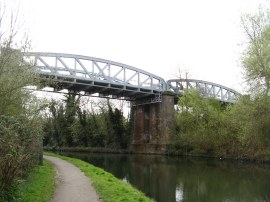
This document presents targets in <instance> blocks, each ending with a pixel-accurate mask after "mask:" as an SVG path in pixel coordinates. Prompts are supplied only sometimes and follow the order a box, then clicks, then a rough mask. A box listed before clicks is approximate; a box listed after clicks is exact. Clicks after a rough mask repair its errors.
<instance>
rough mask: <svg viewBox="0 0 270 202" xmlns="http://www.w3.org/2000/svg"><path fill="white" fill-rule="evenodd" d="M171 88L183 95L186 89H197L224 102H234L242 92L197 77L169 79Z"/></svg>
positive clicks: (203, 95) (201, 93) (168, 82)
mask: <svg viewBox="0 0 270 202" xmlns="http://www.w3.org/2000/svg"><path fill="white" fill-rule="evenodd" d="M167 84H168V88H169V90H171V91H173V92H174V93H175V94H176V95H178V96H181V95H182V94H183V91H184V89H197V90H198V91H199V93H200V95H201V96H202V97H205V98H213V99H217V100H219V101H221V102H223V103H234V102H235V101H236V100H237V98H238V97H239V96H240V94H239V93H238V92H237V91H235V90H233V89H231V88H228V87H225V86H222V85H219V84H216V83H212V82H208V81H202V80H196V79H172V80H168V81H167Z"/></svg>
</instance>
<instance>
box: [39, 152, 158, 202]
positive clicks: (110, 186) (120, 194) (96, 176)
mask: <svg viewBox="0 0 270 202" xmlns="http://www.w3.org/2000/svg"><path fill="white" fill-rule="evenodd" d="M44 154H45V155H49V156H55V157H58V158H61V159H63V160H66V161H68V162H70V163H72V164H74V165H75V166H77V167H78V168H80V170H81V171H82V172H83V173H84V174H85V175H86V176H87V177H89V178H90V179H91V181H92V185H93V187H94V188H95V189H96V191H97V192H98V194H99V196H100V198H101V200H102V202H115V201H119V202H120V201H123V202H124V201H126V202H148V201H149V202H153V200H151V199H149V198H148V197H146V196H145V195H144V194H143V193H142V192H140V191H139V190H137V189H136V188H134V187H133V186H132V185H130V184H126V183H125V182H123V181H122V180H119V179H117V178H116V177H114V176H113V175H112V174H110V173H108V172H106V171H104V170H103V169H101V168H97V167H95V166H93V165H91V164H89V163H86V162H84V161H81V160H79V159H75V158H70V157H65V156H61V155H57V154H53V153H48V152H45V153H44Z"/></svg>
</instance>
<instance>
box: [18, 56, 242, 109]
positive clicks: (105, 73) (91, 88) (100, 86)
mask: <svg viewBox="0 0 270 202" xmlns="http://www.w3.org/2000/svg"><path fill="white" fill-rule="evenodd" d="M23 58H24V60H25V62H29V63H30V64H33V65H34V66H35V67H36V68H37V71H38V73H39V74H40V75H41V76H44V77H50V78H52V79H53V80H56V81H58V82H57V85H55V83H52V84H51V86H50V87H54V90H55V91H60V90H62V89H67V90H69V91H73V92H77V93H78V92H84V94H85V95H91V94H96V93H98V96H100V97H108V96H110V97H111V98H116V99H125V100H130V101H135V102H133V103H134V104H135V105H136V103H137V104H144V103H145V102H147V103H155V102H161V100H162V93H163V92H165V91H171V92H173V93H175V95H176V97H177V99H178V97H179V96H181V95H182V93H183V90H184V89H197V90H199V92H200V94H201V95H202V96H203V97H207V98H214V99H217V100H220V101H221V102H224V103H234V102H235V101H236V99H237V97H238V96H239V95H240V94H239V93H237V92H236V91H235V90H232V89H230V88H227V87H225V86H222V85H219V84H215V83H212V82H207V81H202V80H195V79H172V80H168V81H167V82H166V81H165V80H164V79H163V78H161V77H159V76H156V75H154V74H151V73H149V72H146V71H144V70H141V69H138V68H135V67H132V66H129V65H125V64H122V63H118V62H113V61H110V60H105V59H100V58H95V57H88V56H82V55H73V54H63V53H46V52H28V53H24V56H23Z"/></svg>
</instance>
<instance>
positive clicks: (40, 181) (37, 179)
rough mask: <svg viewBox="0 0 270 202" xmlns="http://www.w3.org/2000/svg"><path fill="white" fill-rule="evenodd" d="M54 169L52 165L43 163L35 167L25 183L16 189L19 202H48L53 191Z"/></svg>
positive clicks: (46, 162)
mask: <svg viewBox="0 0 270 202" xmlns="http://www.w3.org/2000/svg"><path fill="white" fill-rule="evenodd" d="M54 177H55V169H54V167H53V165H52V164H51V163H50V162H48V161H44V163H43V165H42V166H37V167H36V168H35V169H34V170H33V172H31V173H30V174H29V176H28V177H27V178H26V180H25V181H23V182H22V183H21V184H20V185H19V187H18V199H17V201H19V202H37V201H38V202H48V201H49V200H50V199H51V197H52V195H53V193H54V190H55V183H54Z"/></svg>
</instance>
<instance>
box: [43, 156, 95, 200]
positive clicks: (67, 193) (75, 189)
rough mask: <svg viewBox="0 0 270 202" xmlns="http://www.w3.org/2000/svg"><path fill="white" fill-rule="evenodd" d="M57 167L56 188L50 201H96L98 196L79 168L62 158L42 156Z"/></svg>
mask: <svg viewBox="0 0 270 202" xmlns="http://www.w3.org/2000/svg"><path fill="white" fill-rule="evenodd" d="M44 159H46V160H48V161H50V162H52V163H53V164H54V165H55V167H56V168H57V177H56V185H57V189H56V192H55V193H54V196H53V198H52V200H51V202H98V201H99V197H98V194H97V193H96V191H95V190H94V188H93V187H92V186H91V181H90V180H89V178H88V177H86V176H85V175H84V174H83V173H82V172H81V171H80V169H79V168H77V167H76V166H74V165H73V164H71V163H69V162H67V161H64V160H62V159H59V158H56V157H52V156H44Z"/></svg>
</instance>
